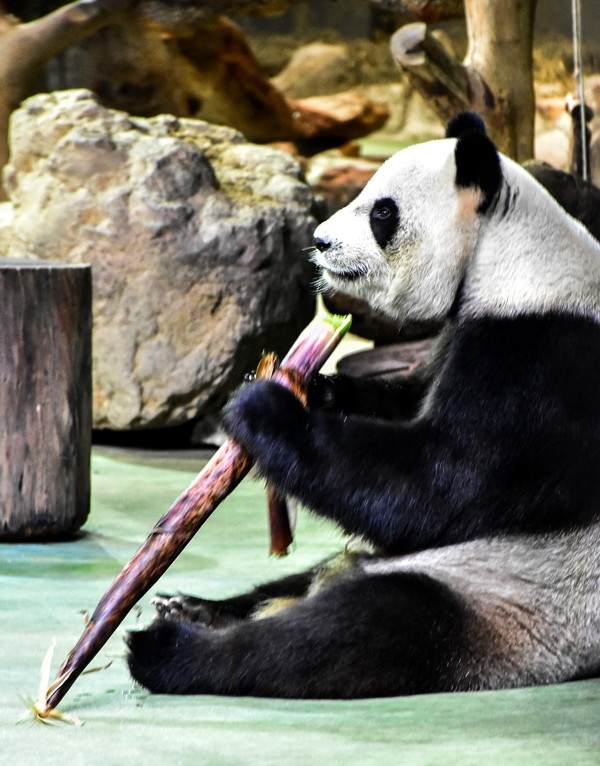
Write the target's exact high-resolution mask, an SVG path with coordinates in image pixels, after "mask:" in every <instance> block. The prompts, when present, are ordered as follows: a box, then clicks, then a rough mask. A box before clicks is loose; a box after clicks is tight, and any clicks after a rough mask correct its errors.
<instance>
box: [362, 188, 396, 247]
mask: <svg viewBox="0 0 600 766" xmlns="http://www.w3.org/2000/svg"><path fill="white" fill-rule="evenodd" d="M399 222H400V214H399V212H398V205H396V203H395V202H394V200H393V199H391V198H390V197H385V198H384V199H378V200H377V202H376V203H375V204H374V205H373V207H372V208H371V212H370V213H369V223H370V225H371V231H372V232H373V236H374V237H375V241H376V242H377V244H378V245H379V247H386V246H387V245H388V244H389V242H390V241H391V239H392V237H393V236H394V234H395V233H396V231H397V230H398V224H399Z"/></svg>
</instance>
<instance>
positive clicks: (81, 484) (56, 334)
mask: <svg viewBox="0 0 600 766" xmlns="http://www.w3.org/2000/svg"><path fill="white" fill-rule="evenodd" d="M91 297H92V288H91V269H90V267H89V266H73V265H66V264H52V263H46V262H45V263H40V262H37V261H11V260H0V421H1V422H2V428H1V429H0V540H35V539H38V540H48V539H56V538H66V537H69V536H71V535H72V534H73V533H74V532H76V531H77V530H78V529H79V527H80V526H81V525H82V524H83V523H84V521H85V520H86V518H87V515H88V511H89V500H90V473H89V459H90V448H91V423H92V413H91V324H92V321H91Z"/></svg>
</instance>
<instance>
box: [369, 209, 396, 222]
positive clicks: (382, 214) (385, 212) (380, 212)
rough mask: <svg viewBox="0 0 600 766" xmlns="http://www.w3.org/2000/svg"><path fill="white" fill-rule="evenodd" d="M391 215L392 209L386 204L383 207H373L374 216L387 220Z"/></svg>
mask: <svg viewBox="0 0 600 766" xmlns="http://www.w3.org/2000/svg"><path fill="white" fill-rule="evenodd" d="M391 215H392V211H391V209H390V208H389V207H386V206H385V205H383V206H382V207H376V208H373V218H378V219H379V220H380V221H385V220H387V219H388V218H389V217H390V216H391Z"/></svg>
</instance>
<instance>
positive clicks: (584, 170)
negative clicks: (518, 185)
mask: <svg viewBox="0 0 600 766" xmlns="http://www.w3.org/2000/svg"><path fill="white" fill-rule="evenodd" d="M571 15H572V18H573V65H574V66H573V69H574V71H573V75H574V78H575V87H576V89H577V98H578V99H579V105H580V106H579V108H580V115H581V121H580V122H581V124H580V130H581V176H582V178H583V180H584V181H587V180H588V177H589V173H588V150H587V136H586V134H587V124H586V121H585V94H584V88H583V54H582V50H581V47H582V46H581V0H571Z"/></svg>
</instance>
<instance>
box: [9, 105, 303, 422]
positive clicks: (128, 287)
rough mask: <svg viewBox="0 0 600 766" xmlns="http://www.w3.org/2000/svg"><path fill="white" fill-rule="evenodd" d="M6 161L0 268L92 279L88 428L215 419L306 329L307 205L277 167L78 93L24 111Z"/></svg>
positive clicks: (185, 126)
mask: <svg viewBox="0 0 600 766" xmlns="http://www.w3.org/2000/svg"><path fill="white" fill-rule="evenodd" d="M11 147H12V156H11V162H10V165H9V166H8V167H7V168H6V169H5V176H4V182H5V186H6V188H7V192H8V194H9V197H10V203H8V205H9V207H8V208H5V209H4V210H3V211H2V214H0V226H1V232H0V247H1V252H2V254H3V255H5V256H12V257H33V258H40V259H48V260H54V261H56V260H64V261H69V262H76V263H79V262H87V263H91V264H92V273H93V284H94V301H93V309H94V336H93V343H94V351H93V355H94V424H95V426H96V427H98V428H113V429H129V428H143V427H150V426H152V427H156V426H163V425H175V424H179V423H182V422H185V421H187V420H189V419H191V418H193V417H194V416H196V415H198V414H202V413H207V412H210V411H213V410H214V409H215V408H216V407H217V406H219V405H220V404H221V403H222V402H223V400H224V398H225V396H226V395H227V393H228V392H229V391H230V390H231V389H232V388H233V387H234V386H235V385H236V384H237V383H238V382H239V380H240V377H241V376H242V375H243V372H245V371H248V370H251V369H253V367H254V366H255V365H256V362H257V359H258V356H259V354H260V352H261V350H263V348H268V349H275V350H278V351H280V352H282V351H284V350H285V349H286V348H287V347H288V345H289V344H290V343H291V342H292V341H293V339H294V338H295V336H296V335H297V333H298V331H299V330H300V329H301V328H302V327H303V326H304V324H306V322H307V321H308V320H309V319H310V317H311V316H312V314H313V311H314V301H313V298H312V296H311V291H310V279H311V270H310V266H309V265H308V263H307V258H306V253H305V252H303V249H304V248H306V246H307V245H308V244H310V238H311V235H312V230H313V228H314V226H315V222H314V220H313V218H312V216H311V212H310V211H311V206H312V195H311V192H310V190H309V188H308V186H307V185H306V184H305V182H304V181H303V180H302V176H301V172H300V168H299V166H298V165H297V163H296V162H295V160H293V159H292V158H291V157H290V156H288V155H287V154H285V153H283V152H280V151H276V150H274V149H271V148H268V147H259V146H255V145H252V144H250V143H248V142H247V141H246V140H245V139H244V138H243V136H242V135H241V134H240V133H238V132H236V131H233V130H230V129H227V128H223V127H217V126H214V125H209V124H207V123H204V122H199V121H195V120H184V119H175V118H173V117H170V116H164V115H163V116H159V117H155V118H151V119H142V118H132V117H130V116H128V115H126V114H124V113H120V112H115V111H112V110H109V109H106V108H104V107H102V106H100V105H99V104H98V102H97V101H96V99H95V97H94V96H93V95H92V94H91V93H90V92H88V91H81V90H79V91H65V92H57V93H51V94H44V95H38V96H35V97H33V98H31V99H29V100H28V101H26V102H25V103H24V104H23V105H22V107H21V108H20V109H19V110H17V111H16V112H15V113H14V115H13V118H12V123H11Z"/></svg>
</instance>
